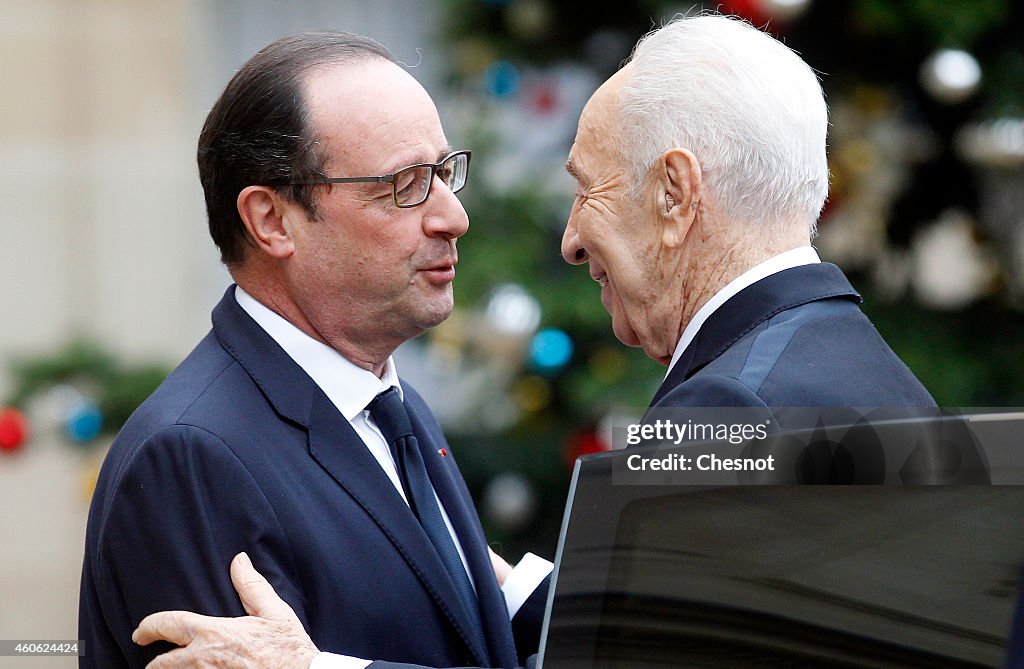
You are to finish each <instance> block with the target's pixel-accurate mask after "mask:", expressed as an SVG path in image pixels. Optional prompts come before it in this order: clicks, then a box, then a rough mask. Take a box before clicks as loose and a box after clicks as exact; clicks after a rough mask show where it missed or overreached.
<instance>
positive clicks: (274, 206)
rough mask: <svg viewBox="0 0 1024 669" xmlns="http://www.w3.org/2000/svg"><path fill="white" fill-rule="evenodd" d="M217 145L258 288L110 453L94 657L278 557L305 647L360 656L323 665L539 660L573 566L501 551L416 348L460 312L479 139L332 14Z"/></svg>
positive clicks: (240, 251)
mask: <svg viewBox="0 0 1024 669" xmlns="http://www.w3.org/2000/svg"><path fill="white" fill-rule="evenodd" d="M198 161H199V171H200V179H201V181H202V184H203V189H204V193H205V196H206V204H207V212H208V216H209V226H210V233H211V236H212V237H213V240H214V241H215V243H216V244H217V246H218V248H219V249H220V252H221V257H222V259H223V261H224V262H225V264H226V265H227V267H228V270H229V271H230V273H231V276H232V278H233V279H234V281H235V282H236V285H233V286H231V287H230V288H229V289H228V291H227V293H226V294H225V295H224V297H223V299H222V300H221V302H220V304H218V305H217V307H216V308H215V309H214V312H213V329H212V331H211V332H210V334H209V335H207V337H206V338H205V339H204V340H203V341H202V342H200V344H199V345H198V346H197V347H196V349H195V350H194V351H193V352H192V354H190V355H189V357H188V358H187V359H186V360H185V361H184V362H182V363H181V365H180V366H179V367H178V368H177V369H176V370H175V371H174V372H173V373H172V374H171V376H170V377H168V379H167V381H166V382H165V383H164V384H163V385H162V386H161V387H160V388H159V389H158V390H157V391H156V392H155V393H154V394H153V395H152V396H151V397H150V398H149V399H148V400H147V401H146V402H145V403H144V404H143V405H142V406H141V407H140V408H139V410H138V411H137V412H136V413H135V415H134V416H133V417H132V418H131V419H130V420H129V421H128V423H127V424H126V425H125V427H124V429H123V430H122V431H121V434H120V435H119V436H118V439H117V440H116V442H115V443H114V445H113V447H112V448H111V451H110V453H109V455H108V456H107V460H106V462H105V463H104V466H103V470H102V472H101V474H100V478H99V482H98V485H97V488H96V492H95V495H94V497H93V501H92V506H91V509H90V514H89V527H88V533H87V539H86V552H85V563H84V568H83V574H82V592H81V600H80V637H81V638H82V640H83V648H84V654H83V656H82V658H81V666H82V667H103V668H116V667H142V666H144V665H145V664H146V663H147V662H149V661H151V660H153V658H155V657H156V656H157V655H158V654H160V653H161V652H164V651H166V650H168V649H169V648H171V646H170V645H169V644H166V643H162V644H153V645H150V646H145V647H143V646H139V645H136V644H135V643H133V641H132V638H131V634H132V630H133V629H135V627H136V625H138V624H139V622H140V621H141V620H142V619H143V618H144V617H145V616H146V615H148V614H151V613H153V612H156V611H161V610H165V609H188V610H192V611H198V612H201V613H204V614H208V615H221V616H239V615H242V614H243V613H244V612H245V611H243V607H242V605H241V604H240V603H239V599H238V596H237V595H236V593H235V587H234V584H233V583H232V581H231V580H230V579H229V577H228V573H227V570H226V567H227V566H228V565H229V563H232V557H233V556H235V555H236V554H239V553H240V552H241V551H246V552H247V555H243V556H240V557H239V558H238V559H237V560H235V561H234V562H233V563H232V564H233V570H234V571H235V573H236V575H237V574H238V573H239V571H238V570H239V569H240V568H241V567H243V566H247V565H250V564H254V565H255V566H256V567H257V568H259V569H260V570H261V571H262V572H263V573H264V574H266V575H267V576H268V577H269V579H270V581H271V582H272V583H273V586H274V587H275V588H276V589H277V591H278V592H279V593H280V594H281V595H282V597H283V598H284V599H285V600H286V601H287V602H288V603H289V604H290V605H291V607H292V608H293V609H294V611H295V614H296V615H297V619H295V620H297V621H299V622H300V623H301V625H302V627H304V628H305V630H307V631H308V634H309V636H308V637H307V636H305V633H304V632H302V630H301V629H299V631H298V633H291V632H283V633H282V634H281V635H280V636H279V637H278V638H277V639H276V640H277V642H279V643H286V644H290V646H289V649H290V651H292V652H291V657H292V658H293V659H294V658H300V659H301V661H303V662H304V663H305V664H308V663H309V661H310V660H312V659H313V658H314V657H315V656H317V652H318V651H317V647H319V648H321V649H324V650H326V651H333V652H335V653H339V654H341V655H343V656H342V657H338V656H323V657H321V658H320V659H318V660H317V661H318V662H319V663H322V662H324V661H326V662H334V664H333V665H331V666H336V667H365V666H367V665H368V664H370V661H371V660H390V661H394V662H405V663H416V664H429V665H433V666H455V665H474V666H512V665H515V664H517V663H518V662H519V661H520V658H521V657H524V656H525V655H527V654H529V653H530V652H533V651H535V650H536V640H537V638H538V636H539V623H540V618H539V615H537V614H538V613H539V612H540V606H538V603H540V601H541V600H542V599H543V594H544V591H545V589H544V588H538V587H537V586H538V584H539V583H541V581H542V580H543V579H544V577H545V576H546V574H547V572H548V571H549V569H550V565H549V564H547V563H545V562H544V561H542V560H539V559H538V558H532V557H531V558H530V559H527V560H524V562H523V563H521V564H520V566H518V567H517V568H516V569H514V570H512V569H511V568H510V567H509V566H508V565H507V564H505V563H504V561H503V560H501V559H500V558H498V557H497V556H495V555H494V554H493V553H491V552H490V551H489V549H488V547H487V544H486V541H485V538H484V535H483V532H482V530H481V527H480V524H479V520H478V518H477V516H476V511H475V510H474V508H473V504H472V500H471V498H470V496H469V493H468V491H467V489H466V486H465V483H464V482H463V480H462V477H461V475H460V473H459V470H458V467H457V465H456V464H455V461H454V458H453V456H452V454H451V453H450V451H449V449H448V446H447V443H446V442H445V438H444V435H443V434H442V433H441V429H440V427H439V426H438V424H437V422H436V420H435V419H434V417H433V416H432V414H431V412H430V410H429V409H428V408H427V406H426V404H425V403H424V401H423V399H422V398H421V397H420V396H419V395H418V394H417V393H416V391H415V390H414V389H413V388H411V387H410V386H409V385H408V384H405V383H403V382H402V381H401V380H400V379H399V377H398V373H397V370H396V369H395V364H394V361H393V360H392V358H391V353H392V352H393V351H394V349H395V348H397V347H398V346H399V345H400V344H402V343H403V342H405V341H407V340H409V339H411V338H413V337H416V336H418V335H420V334H422V333H423V332H425V331H426V330H428V329H429V328H431V327H434V326H435V325H437V324H439V323H441V322H442V321H443V320H445V318H447V317H448V315H449V314H450V312H451V310H452V304H453V302H452V300H453V296H452V281H453V279H454V277H455V266H456V263H457V262H458V253H457V249H456V240H457V239H458V238H459V237H460V236H461V235H462V234H464V233H465V232H466V230H467V227H468V224H469V221H468V219H467V216H466V212H465V210H464V209H463V207H462V205H461V204H460V203H459V200H458V199H457V198H456V197H455V193H456V192H458V191H459V190H460V189H461V188H462V187H463V186H464V185H465V184H466V179H467V176H468V169H469V162H470V153H469V152H468V151H457V150H453V149H452V147H451V146H449V145H448V142H447V140H446V138H445V136H444V132H443V130H442V128H441V123H440V120H439V119H438V115H437V110H436V109H435V107H434V104H433V102H432V101H431V100H430V97H429V96H428V95H427V93H426V91H424V90H423V88H422V87H421V86H420V85H419V84H418V83H416V81H415V80H414V79H413V78H412V77H411V76H409V75H408V74H407V73H406V72H405V71H404V70H403V69H402V68H400V67H399V66H398V65H397V64H395V62H394V59H393V57H392V56H391V55H390V54H389V53H388V52H387V51H386V50H385V49H384V48H383V47H381V46H380V45H379V44H377V43H375V42H373V41H372V40H369V39H366V38H361V37H356V36H353V35H348V34H344V33H333V32H325V33H306V34H301V35H297V36H294V37H290V38H285V39H282V40H279V41H277V42H275V43H273V44H271V45H270V46H268V47H266V48H265V49H263V50H262V51H260V52H259V53H258V54H256V56H254V57H253V58H252V59H251V60H250V61H249V62H248V63H246V64H245V65H244V66H243V67H242V68H241V69H240V70H239V72H238V73H237V74H236V75H235V76H234V78H233V79H232V80H231V82H230V83H229V84H228V85H227V87H226V89H225V91H224V93H223V94H222V95H221V97H220V99H219V100H218V101H217V102H216V103H215V104H214V106H213V108H212V109H211V111H210V113H209V116H208V117H207V119H206V123H205V125H204V127H203V130H202V133H201V136H200V140H199V151H198ZM360 175H370V176H360ZM250 560H251V561H250ZM499 580H500V581H501V582H502V583H501V584H499ZM502 584H503V585H504V590H503V589H501V587H500V585H502ZM531 595H532V599H529V601H527V600H528V598H530V597H531ZM516 613H519V615H515V614H516ZM510 614H511V616H510ZM513 616H514V617H515V621H516V623H517V626H516V629H515V630H513V626H512V624H510V617H513ZM313 642H315V644H316V645H315V646H314V644H313ZM517 644H518V650H517ZM531 646H532V647H531ZM188 652H189V651H188V649H185V650H178V651H174V652H172V653H171V656H173V655H174V653H179V654H181V653H188ZM359 658H366V659H359ZM234 659H235V660H236V661H238V660H239V658H238V656H237V654H236V655H235V656H234ZM163 661H164V660H163V659H161V660H158V661H157V663H156V666H159V664H160V662H163ZM184 662H185V663H186V664H190V665H191V664H193V662H192V661H190V660H187V659H186V660H184Z"/></svg>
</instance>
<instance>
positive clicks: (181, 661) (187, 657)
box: [146, 648, 198, 669]
mask: <svg viewBox="0 0 1024 669" xmlns="http://www.w3.org/2000/svg"><path fill="white" fill-rule="evenodd" d="M196 666H198V664H197V662H196V657H195V653H192V652H190V651H189V649H188V648H175V649H174V650H171V651H168V652H166V653H164V654H163V655H157V656H156V657H155V658H153V661H152V662H150V663H149V664H147V665H146V669H189V668H190V667H196Z"/></svg>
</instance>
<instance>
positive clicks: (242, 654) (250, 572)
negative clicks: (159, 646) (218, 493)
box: [132, 553, 320, 669]
mask: <svg viewBox="0 0 1024 669" xmlns="http://www.w3.org/2000/svg"><path fill="white" fill-rule="evenodd" d="M231 582H232V583H234V585H235V590H237V591H238V596H239V597H240V598H241V600H242V605H243V606H244V607H245V611H246V613H248V614H249V615H248V616H245V617H242V618H214V617H211V616H202V615H199V614H197V613H190V612H188V611H161V612H159V613H154V614H152V615H149V616H146V617H145V618H144V619H143V620H142V622H141V623H139V627H138V629H136V630H135V632H133V633H132V641H134V642H135V643H137V644H139V645H142V646H145V645H148V644H150V643H152V642H154V641H161V640H162V641H170V642H171V643H173V644H177V645H179V646H182V648H177V649H175V650H172V651H170V652H168V653H165V654H163V655H160V656H159V657H157V658H156V659H155V660H153V661H152V662H150V663H149V664H148V665H147V669H178V668H181V669H184V668H185V667H199V668H201V669H236V668H237V669H244V668H245V667H256V668H258V669H308V667H309V664H310V662H312V661H313V658H314V657H316V656H317V654H318V653H319V652H320V651H319V650H317V647H316V646H315V645H313V641H312V640H311V639H310V638H309V635H308V634H306V630H305V629H303V627H302V623H301V622H299V618H298V616H296V615H295V611H293V610H292V608H291V607H290V606H288V604H287V603H286V602H285V601H284V600H283V599H281V598H280V597H278V596H277V593H276V592H274V588H273V587H272V586H271V585H270V583H268V582H267V579H265V578H263V576H262V575H261V574H260V573H259V572H258V571H256V569H255V568H254V567H253V566H252V562H251V561H250V560H249V556H248V555H246V554H245V553H239V554H238V555H236V556H235V559H234V560H232V561H231Z"/></svg>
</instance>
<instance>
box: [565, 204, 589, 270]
mask: <svg viewBox="0 0 1024 669" xmlns="http://www.w3.org/2000/svg"><path fill="white" fill-rule="evenodd" d="M562 258H564V259H565V262H567V263H569V264H570V265H582V264H583V263H585V262H587V260H588V259H589V258H588V257H587V250H586V249H584V248H583V245H582V244H580V238H579V235H578V234H577V231H576V222H575V218H574V216H573V215H572V214H570V215H569V220H568V221H566V222H565V232H563V233H562Z"/></svg>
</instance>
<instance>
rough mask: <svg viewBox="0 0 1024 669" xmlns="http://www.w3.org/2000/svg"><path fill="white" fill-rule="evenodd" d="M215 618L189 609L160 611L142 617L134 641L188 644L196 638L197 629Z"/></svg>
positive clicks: (141, 643)
mask: <svg viewBox="0 0 1024 669" xmlns="http://www.w3.org/2000/svg"><path fill="white" fill-rule="evenodd" d="M213 620H215V619H214V618H210V617H209V616H201V615H199V614H198V613H191V612H189V611H160V612H158V613H151V614H150V615H148V616H146V617H145V618H143V619H142V622H141V623H139V626H138V627H136V628H135V631H134V632H132V641H134V642H135V643H137V644H139V645H140V646H147V645H149V644H151V643H153V642H154V641H170V642H171V643H173V644H177V645H179V646H187V645H188V644H190V643H192V640H193V639H194V638H195V635H196V630H197V629H198V628H200V627H202V626H203V625H209V624H211V622H212V621H213Z"/></svg>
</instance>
